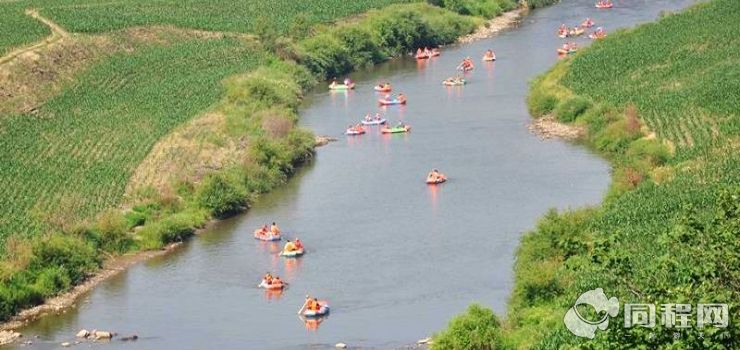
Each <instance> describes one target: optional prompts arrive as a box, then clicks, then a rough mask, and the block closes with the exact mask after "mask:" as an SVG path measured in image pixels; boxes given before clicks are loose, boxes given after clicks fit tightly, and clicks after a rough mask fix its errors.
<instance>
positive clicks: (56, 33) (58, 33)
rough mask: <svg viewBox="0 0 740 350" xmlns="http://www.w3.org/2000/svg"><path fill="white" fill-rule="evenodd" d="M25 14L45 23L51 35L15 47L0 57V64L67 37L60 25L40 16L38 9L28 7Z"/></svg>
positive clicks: (67, 34)
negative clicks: (32, 42)
mask: <svg viewBox="0 0 740 350" xmlns="http://www.w3.org/2000/svg"><path fill="white" fill-rule="evenodd" d="M26 15H28V16H31V17H33V18H35V19H36V20H38V21H39V22H41V23H43V24H45V25H47V26H48V27H49V29H51V35H49V36H48V37H46V38H44V39H43V40H41V41H40V42H37V43H35V44H31V45H29V46H25V47H21V48H18V49H15V50H13V51H10V52H9V53H8V54H7V55H5V56H3V57H0V66H1V65H3V64H6V63H8V62H10V61H12V60H14V59H15V58H16V57H18V56H20V55H22V54H24V53H26V52H30V51H34V50H38V49H40V48H44V47H46V46H49V45H51V44H53V43H55V42H57V41H59V40H61V39H62V38H66V37H69V33H68V32H67V31H66V30H64V28H62V27H60V26H59V25H58V24H56V23H54V22H52V21H51V20H50V19H48V18H45V17H43V16H41V15H40V14H39V12H38V10H35V9H28V10H26Z"/></svg>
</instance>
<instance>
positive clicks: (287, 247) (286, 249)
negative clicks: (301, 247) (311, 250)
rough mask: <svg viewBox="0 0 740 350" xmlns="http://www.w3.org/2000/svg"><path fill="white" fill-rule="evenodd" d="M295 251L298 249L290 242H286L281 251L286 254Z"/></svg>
mask: <svg viewBox="0 0 740 350" xmlns="http://www.w3.org/2000/svg"><path fill="white" fill-rule="evenodd" d="M296 250H298V248H296V246H295V243H293V242H291V241H290V240H288V242H286V243H285V246H284V247H283V251H284V252H286V253H290V252H294V251H296Z"/></svg>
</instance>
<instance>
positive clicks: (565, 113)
mask: <svg viewBox="0 0 740 350" xmlns="http://www.w3.org/2000/svg"><path fill="white" fill-rule="evenodd" d="M589 108H591V101H589V99H587V98H585V97H581V96H573V97H571V98H568V99H566V100H565V101H563V102H560V103H559V104H558V106H557V108H556V109H555V116H556V117H557V118H558V120H559V121H561V122H564V123H569V122H572V121H574V120H576V118H578V117H580V116H581V115H582V114H583V113H585V112H586V111H587V110H588V109H589Z"/></svg>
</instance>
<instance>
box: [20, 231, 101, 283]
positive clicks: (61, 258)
mask: <svg viewBox="0 0 740 350" xmlns="http://www.w3.org/2000/svg"><path fill="white" fill-rule="evenodd" d="M32 249H33V257H32V258H31V263H30V265H29V268H30V269H31V270H43V269H45V268H47V267H63V268H64V269H65V270H66V271H67V275H68V276H69V277H70V280H71V281H72V283H78V282H80V281H82V280H83V279H84V278H85V277H86V276H87V274H89V273H91V272H92V271H94V270H95V269H97V268H98V267H99V265H100V260H99V258H98V256H97V253H96V251H95V248H94V247H93V246H91V245H90V244H89V243H86V242H84V241H83V240H81V239H79V238H76V237H71V236H67V235H63V234H53V235H48V236H43V237H41V238H38V239H36V240H35V241H34V242H33V248H32Z"/></svg>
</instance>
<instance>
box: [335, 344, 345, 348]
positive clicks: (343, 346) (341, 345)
mask: <svg viewBox="0 0 740 350" xmlns="http://www.w3.org/2000/svg"><path fill="white" fill-rule="evenodd" d="M334 347H335V348H337V349H346V348H347V344H345V343H337V345H334Z"/></svg>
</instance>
